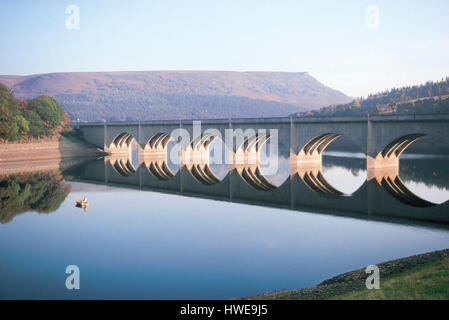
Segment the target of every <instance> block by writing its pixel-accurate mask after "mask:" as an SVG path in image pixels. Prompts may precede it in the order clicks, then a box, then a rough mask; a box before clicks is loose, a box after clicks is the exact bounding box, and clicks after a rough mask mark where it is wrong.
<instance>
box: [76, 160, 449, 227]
mask: <svg viewBox="0 0 449 320" xmlns="http://www.w3.org/2000/svg"><path fill="white" fill-rule="evenodd" d="M116 161H117V159H116V158H115V159H114V157H107V158H105V159H104V160H98V161H94V162H91V163H89V164H87V165H86V166H84V167H83V172H82V173H81V174H80V175H79V176H78V177H79V178H80V179H81V180H83V181H94V182H98V183H106V184H108V185H121V186H128V187H132V188H134V187H135V188H139V189H147V190H154V191H158V192H164V193H174V194H181V195H185V196H194V197H201V198H210V199H216V200H222V201H232V202H238V203H247V204H255V205H262V206H269V207H280V208H286V209H291V210H298V211H305V212H321V213H329V214H337V215H345V216H354V217H358V218H367V219H378V220H385V219H386V220H389V219H391V218H403V219H411V220H421V221H434V222H443V223H449V202H447V203H445V204H442V205H432V204H431V203H429V202H427V201H425V200H422V199H420V198H418V197H416V196H415V195H413V194H412V193H411V192H410V191H408V189H407V188H406V187H405V186H404V185H403V183H402V181H401V179H400V177H399V176H397V175H394V174H390V173H388V172H385V175H379V176H376V177H373V178H372V179H371V180H369V181H368V180H367V181H365V183H364V184H363V185H362V186H361V187H360V188H359V189H358V190H357V191H356V192H354V193H353V194H351V195H344V194H342V193H340V192H339V191H338V190H335V189H334V188H333V187H332V186H331V185H330V184H329V183H328V182H327V181H326V179H325V178H324V176H323V174H322V172H321V170H319V169H317V170H315V171H314V170H313V169H304V170H303V169H293V171H292V174H291V175H290V177H289V178H288V179H287V180H286V181H285V182H284V183H283V184H282V185H281V186H279V187H278V188H271V189H270V190H269V191H265V190H266V189H265V190H264V189H262V188H257V187H255V186H254V185H252V184H249V183H248V182H247V181H246V179H245V177H243V176H242V175H241V174H240V173H239V172H238V171H237V169H233V170H232V171H230V172H229V174H228V175H227V176H226V177H225V178H223V179H222V180H221V181H219V182H217V183H215V184H203V183H202V182H201V181H199V180H198V179H196V178H195V177H194V176H193V175H192V174H191V172H190V171H189V170H188V169H187V167H183V168H181V169H180V170H179V171H178V172H177V173H176V174H175V175H174V176H173V177H172V178H170V179H166V180H163V179H160V178H159V177H158V176H157V175H154V174H153V173H152V172H151V170H149V168H148V165H147V164H145V163H141V164H140V166H139V167H138V168H136V169H134V170H135V173H134V174H132V175H124V174H123V173H122V172H121V171H120V170H116V167H115V163H116ZM294 170H297V171H296V172H295V171H294Z"/></svg>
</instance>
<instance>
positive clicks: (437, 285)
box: [243, 249, 449, 300]
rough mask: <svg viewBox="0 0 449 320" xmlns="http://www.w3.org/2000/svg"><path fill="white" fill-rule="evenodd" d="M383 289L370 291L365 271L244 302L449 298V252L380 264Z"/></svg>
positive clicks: (349, 273)
mask: <svg viewBox="0 0 449 320" xmlns="http://www.w3.org/2000/svg"><path fill="white" fill-rule="evenodd" d="M377 266H378V267H379V270H380V289H379V290H368V289H366V286H365V281H366V278H367V277H368V275H367V274H366V273H365V269H359V270H355V271H351V272H348V273H345V274H341V275H338V276H336V277H333V278H331V279H328V280H325V281H323V282H321V283H320V284H319V285H317V286H316V287H311V288H305V289H297V290H282V291H275V292H266V293H263V294H261V295H257V296H254V297H247V298H243V299H244V300H325V299H343V300H353V299H362V300H365V299H367V300H368V299H400V300H406V299H449V249H446V250H441V251H435V252H429V253H425V254H421V255H416V256H411V257H407V258H402V259H397V260H392V261H388V262H383V263H379V264H377Z"/></svg>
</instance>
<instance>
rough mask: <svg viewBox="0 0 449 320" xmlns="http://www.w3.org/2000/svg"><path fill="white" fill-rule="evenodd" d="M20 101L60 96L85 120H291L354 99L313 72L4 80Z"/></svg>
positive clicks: (78, 75) (72, 115) (165, 73)
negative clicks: (251, 118) (253, 118)
mask: <svg viewBox="0 0 449 320" xmlns="http://www.w3.org/2000/svg"><path fill="white" fill-rule="evenodd" d="M0 83H4V84H5V85H7V86H9V87H10V88H11V89H12V90H13V92H14V94H15V95H16V96H17V97H20V98H33V97H36V96H39V95H50V96H52V97H54V98H55V99H56V100H57V101H58V102H59V103H60V104H61V105H62V106H63V107H64V109H65V110H66V111H67V113H68V115H69V117H70V119H72V120H76V119H80V120H81V121H84V120H87V121H99V120H100V121H101V120H108V121H109V120H150V119H192V118H229V117H234V118H238V117H273V116H287V115H289V114H292V113H294V112H298V111H307V110H313V109H318V108H320V107H323V106H327V105H329V104H338V103H346V102H349V101H351V99H350V98H349V97H347V96H346V95H344V94H343V93H341V92H339V91H336V90H333V89H331V88H328V87H326V86H325V85H323V84H321V83H320V82H318V81H317V80H316V79H315V78H313V77H312V76H310V75H309V74H308V73H285V72H225V71H141V72H88V73H50V74H39V75H30V76H1V75H0Z"/></svg>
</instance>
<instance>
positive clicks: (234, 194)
mask: <svg viewBox="0 0 449 320" xmlns="http://www.w3.org/2000/svg"><path fill="white" fill-rule="evenodd" d="M197 124H198V123H197V122H195V121H185V120H183V121H146V122H113V123H79V124H77V126H78V127H79V128H80V130H81V131H82V132H83V135H84V138H85V139H86V140H87V141H88V142H90V143H91V144H94V145H96V146H97V147H99V148H102V149H103V150H104V151H106V152H107V153H109V154H110V156H108V157H106V158H105V162H104V164H103V165H104V167H103V168H97V169H95V170H93V171H91V172H90V173H89V174H86V176H91V177H97V178H95V179H93V180H96V181H104V182H106V183H119V184H128V185H134V186H138V187H148V188H155V189H160V190H172V191H173V192H181V193H192V194H196V195H205V196H208V197H218V198H223V197H224V198H226V199H229V200H231V201H233V200H236V199H240V200H245V201H252V202H256V203H257V202H258V201H259V202H264V203H265V202H267V201H268V202H270V201H271V202H273V203H275V204H276V205H279V206H283V207H289V208H294V207H301V208H302V209H304V208H314V209H321V210H324V211H326V210H331V211H332V210H343V211H345V212H346V211H348V210H350V211H354V212H357V213H362V214H367V215H385V214H386V213H388V214H391V213H394V215H397V216H399V217H406V218H413V217H415V218H419V217H422V214H423V212H424V211H425V212H426V215H425V217H424V220H432V221H439V222H449V203H445V204H442V205H434V204H432V203H429V202H427V201H425V200H423V199H420V198H419V197H417V196H415V195H414V194H413V193H411V192H410V191H409V190H408V189H407V187H406V186H405V184H404V183H403V182H402V180H401V178H400V177H399V157H400V155H401V154H402V153H403V152H404V150H405V149H406V148H407V147H409V146H410V145H411V144H412V143H413V142H415V141H417V140H418V139H420V140H422V142H421V144H422V145H423V144H424V145H425V146H426V148H427V151H428V152H429V153H432V152H435V153H439V152H441V151H442V150H445V151H448V150H449V115H391V116H372V117H370V118H369V117H332V118H331V117H329V118H324V117H323V118H294V117H290V118H264V119H232V120H204V121H201V128H200V129H198V126H197ZM180 129H182V130H183V131H184V133H188V135H187V138H186V137H184V138H180V136H178V133H179V132H181V131H180ZM233 132H245V133H246V134H244V137H243V139H241V140H238V139H237V140H236V141H234V142H233V144H232V147H231V149H230V150H229V151H228V152H229V159H230V163H229V174H228V175H227V176H226V177H225V178H223V179H221V180H220V179H219V178H217V177H216V176H215V174H214V172H213V171H212V170H211V169H210V166H209V149H208V147H209V145H210V144H211V142H212V141H213V140H214V139H215V138H216V137H220V138H222V139H223V137H229V136H230V134H231V138H232V139H234V138H236V137H235V136H232V134H233ZM273 133H275V134H273ZM274 135H276V140H277V141H278V142H279V143H280V144H284V145H285V144H286V145H287V146H288V149H289V153H290V178H289V179H287V180H286V181H285V182H284V183H283V184H282V185H280V186H279V187H276V186H274V185H273V184H271V183H270V181H269V180H268V179H267V178H266V177H265V176H264V175H263V174H262V173H261V170H260V168H259V162H258V159H259V153H258V152H259V149H260V147H261V146H262V145H263V144H265V143H266V142H267V141H268V140H270V139H273V138H274ZM173 136H176V139H178V141H181V140H183V139H184V140H185V141H184V142H183V143H180V144H181V148H180V152H179V154H180V158H181V163H180V170H179V171H178V172H177V173H176V174H175V173H173V172H172V171H171V170H170V169H169V168H168V166H167V144H168V142H169V141H170V140H171V139H172V138H173ZM341 136H345V137H347V138H348V139H350V140H351V141H352V142H353V143H354V144H355V145H357V146H358V147H359V150H360V151H361V152H363V153H365V154H366V158H367V176H368V179H367V181H366V183H365V184H364V185H363V186H362V187H361V188H360V189H359V190H357V191H356V192H355V193H353V194H352V195H345V194H342V193H341V192H339V191H338V190H337V189H335V188H333V187H332V185H330V184H329V183H328V182H327V181H326V179H325V178H324V175H323V173H322V171H321V158H322V154H323V151H324V150H325V149H326V147H327V146H328V145H329V144H331V143H332V142H333V141H335V140H336V139H338V138H339V137H341ZM133 139H135V140H136V142H137V144H138V148H139V166H138V168H136V167H135V166H134V165H133V164H132V163H131V161H130V152H131V151H130V150H131V142H132V140H133ZM186 139H187V140H186ZM423 210H424V211H423Z"/></svg>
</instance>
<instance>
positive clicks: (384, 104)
mask: <svg viewBox="0 0 449 320" xmlns="http://www.w3.org/2000/svg"><path fill="white" fill-rule="evenodd" d="M431 113H449V77H448V78H446V79H444V80H441V81H438V82H432V81H429V82H427V83H425V84H423V85H420V86H412V87H403V88H398V89H392V90H388V91H384V92H380V93H377V94H373V95H369V96H368V97H367V98H366V99H362V98H360V99H355V100H354V101H352V102H351V103H346V104H340V105H330V106H328V107H324V108H321V109H320V110H312V111H307V112H298V113H296V114H295V115H296V116H299V117H313V116H354V115H366V114H370V115H382V114H431Z"/></svg>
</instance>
